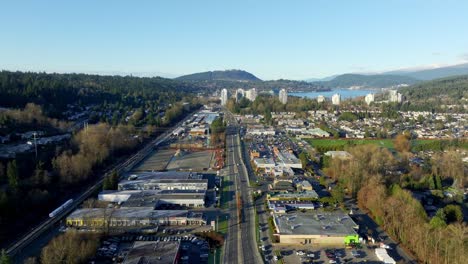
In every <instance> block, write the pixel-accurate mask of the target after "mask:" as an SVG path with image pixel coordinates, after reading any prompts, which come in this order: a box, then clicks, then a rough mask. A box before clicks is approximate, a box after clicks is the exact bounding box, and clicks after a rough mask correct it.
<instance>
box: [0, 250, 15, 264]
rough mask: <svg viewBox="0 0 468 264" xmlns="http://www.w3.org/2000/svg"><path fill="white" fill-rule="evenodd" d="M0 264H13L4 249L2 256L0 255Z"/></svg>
mask: <svg viewBox="0 0 468 264" xmlns="http://www.w3.org/2000/svg"><path fill="white" fill-rule="evenodd" d="M0 264H13V261H12V260H11V258H10V257H9V256H8V255H7V253H6V251H5V250H4V249H2V254H1V255H0Z"/></svg>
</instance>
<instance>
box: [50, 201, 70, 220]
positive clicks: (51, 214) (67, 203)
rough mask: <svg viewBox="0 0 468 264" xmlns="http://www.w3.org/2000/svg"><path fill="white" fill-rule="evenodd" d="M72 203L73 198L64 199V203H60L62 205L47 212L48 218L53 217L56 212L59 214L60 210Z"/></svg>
mask: <svg viewBox="0 0 468 264" xmlns="http://www.w3.org/2000/svg"><path fill="white" fill-rule="evenodd" d="M72 203H73V199H70V200H68V201H66V202H65V203H64V204H62V205H61V206H59V207H58V208H57V209H55V210H54V211H52V212H51V213H50V214H49V217H50V218H52V217H55V216H56V215H57V214H59V213H60V212H62V211H63V210H64V209H65V208H67V207H68V206H70V205H71V204H72Z"/></svg>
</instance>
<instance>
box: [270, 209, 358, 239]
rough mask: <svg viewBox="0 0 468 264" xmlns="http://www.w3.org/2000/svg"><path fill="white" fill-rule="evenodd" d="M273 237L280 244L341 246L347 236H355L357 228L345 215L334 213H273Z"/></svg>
mask: <svg viewBox="0 0 468 264" xmlns="http://www.w3.org/2000/svg"><path fill="white" fill-rule="evenodd" d="M273 222H274V225H275V229H276V231H277V232H276V233H275V236H276V237H277V238H278V240H279V243H280V244H308V245H311V246H316V245H336V246H343V245H344V244H345V239H346V237H348V236H355V235H357V230H358V228H359V226H358V225H357V224H356V223H355V222H354V221H353V219H351V217H349V216H348V215H347V214H345V213H342V212H339V211H334V212H306V213H301V212H294V213H286V214H283V213H275V212H273Z"/></svg>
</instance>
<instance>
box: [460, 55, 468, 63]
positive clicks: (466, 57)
mask: <svg viewBox="0 0 468 264" xmlns="http://www.w3.org/2000/svg"><path fill="white" fill-rule="evenodd" d="M458 58H459V59H460V60H461V61H462V62H468V53H462V54H460V55H459V56H458Z"/></svg>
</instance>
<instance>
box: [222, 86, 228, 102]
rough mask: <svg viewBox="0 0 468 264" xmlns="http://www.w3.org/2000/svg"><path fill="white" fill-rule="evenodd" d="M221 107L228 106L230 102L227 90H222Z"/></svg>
mask: <svg viewBox="0 0 468 264" xmlns="http://www.w3.org/2000/svg"><path fill="white" fill-rule="evenodd" d="M220 99H221V105H226V104H227V101H228V91H227V89H222V90H221V98H220Z"/></svg>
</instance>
